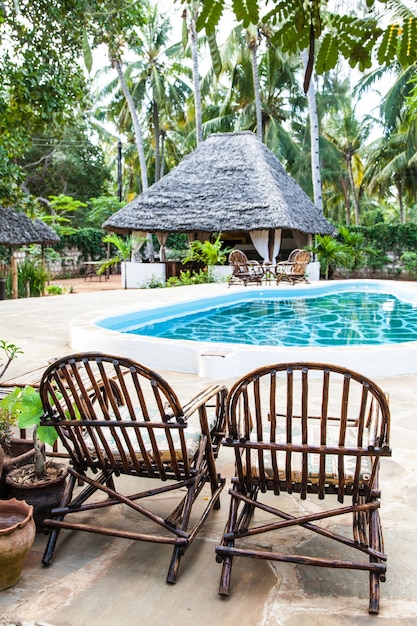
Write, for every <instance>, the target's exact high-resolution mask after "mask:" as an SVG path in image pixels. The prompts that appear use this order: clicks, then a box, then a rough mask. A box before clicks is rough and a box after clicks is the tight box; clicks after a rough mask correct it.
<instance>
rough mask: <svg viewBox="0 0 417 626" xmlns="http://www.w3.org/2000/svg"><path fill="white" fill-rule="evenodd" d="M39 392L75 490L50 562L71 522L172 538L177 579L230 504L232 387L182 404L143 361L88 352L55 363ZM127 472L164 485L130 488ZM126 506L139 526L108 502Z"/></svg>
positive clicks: (57, 519)
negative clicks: (225, 442)
mask: <svg viewBox="0 0 417 626" xmlns="http://www.w3.org/2000/svg"><path fill="white" fill-rule="evenodd" d="M86 378H87V379H88V380H87V382H86ZM39 392H40V396H41V399H42V402H43V406H44V410H45V415H44V417H43V420H42V424H43V425H47V426H51V425H52V426H54V427H55V428H56V430H57V432H58V436H59V440H60V444H61V445H62V446H63V447H64V449H65V450H66V452H67V454H68V455H69V458H70V467H69V474H70V475H69V479H68V484H67V488H66V491H65V494H64V496H63V499H62V501H61V504H60V506H59V507H58V508H56V509H53V510H52V514H51V517H50V518H49V519H47V520H46V521H45V524H44V525H45V527H46V528H48V529H52V532H51V533H50V535H49V539H48V543H47V546H46V549H45V553H44V556H43V561H42V562H43V563H44V565H49V564H50V563H51V560H52V557H53V553H54V549H55V546H56V542H57V539H58V533H59V531H60V529H61V528H69V529H73V530H84V531H87V532H93V533H100V534H104V535H112V536H116V537H126V538H128V539H136V540H139V541H149V542H155V543H162V544H167V545H172V546H173V547H174V550H173V554H172V559H171V563H170V567H169V570H168V575H167V579H166V580H167V582H170V583H174V582H175V581H176V577H177V572H178V567H179V563H180V559H181V557H182V556H183V554H184V553H185V551H186V550H187V548H188V547H189V546H190V545H191V543H192V542H193V540H194V539H195V537H196V535H197V532H198V531H199V530H200V528H201V527H202V525H203V523H204V521H205V520H206V518H207V516H208V514H209V513H210V511H211V510H212V509H213V508H215V509H218V508H219V507H220V499H219V496H220V493H221V491H222V489H223V486H224V479H222V478H221V477H220V476H219V474H218V473H217V471H216V465H215V459H216V457H217V454H218V451H219V447H220V443H221V440H222V437H223V434H224V433H223V428H224V401H225V397H226V389H225V387H222V386H219V385H213V386H211V387H208V388H207V389H205V390H204V391H202V392H200V393H199V394H198V395H197V396H196V397H195V398H193V399H192V400H191V401H190V402H188V403H187V404H185V405H182V404H181V403H180V401H179V399H178V397H177V395H176V394H175V392H174V391H173V389H172V388H171V387H170V385H169V384H168V383H167V382H166V381H165V380H164V379H163V378H162V377H161V376H159V375H158V374H157V373H155V372H153V371H151V370H150V369H148V368H146V367H144V366H143V365H140V364H139V363H136V362H134V361H131V360H130V359H127V358H123V357H115V356H110V355H104V354H98V353H85V354H77V355H72V356H68V357H64V358H62V359H59V360H58V361H56V362H54V363H53V364H51V365H50V366H49V367H48V368H47V369H46V371H45V373H44V375H43V377H42V380H41V383H40V388H39ZM120 475H124V476H132V477H136V480H137V479H154V481H153V482H155V481H156V483H157V484H155V485H152V486H151V485H150V483H149V480H147V481H146V480H145V481H143V480H142V481H141V483H140V484H141V485H142V487H141V489H142V491H140V490H139V489H138V485H136V484H135V483H134V482H133V490H134V491H133V494H130V495H129V493H126V490H127V489H129V490H130V489H131V488H132V481H126V479H124V480H123V479H122V478H118V477H119V476H120ZM77 484H83V485H84V488H83V490H82V491H81V492H80V493H75V492H74V488H75V486H76V485H77ZM127 484H128V485H129V486H127ZM138 484H139V483H138ZM206 484H208V487H207V490H208V493H207V495H206V496H205V499H206V500H207V502H206V503H205V506H204V509H203V510H201V511H200V508H199V509H198V516H197V517H196V515H195V514H194V509H193V505H194V503H195V502H196V500H197V498H199V499H200V502H201V499H202V495H200V494H201V492H202V490H203V489H204V488H205V485H206ZM97 494H101V496H105V498H104V499H103V497H101V499H100V498H99V499H97ZM175 494H177V495H178V496H179V497H178V498H174V497H173V496H174V495H175ZM164 495H165V496H166V499H164V498H162V499H161V496H162V497H163V496H164ZM170 501H172V502H173V503H174V509H173V510H172V512H169V513H168V514H167V515H165V514H163V513H162V512H161V511H162V510H164V508H166V506H167V504H169V503H170ZM162 503H163V506H162V507H161V504H162ZM120 504H123V505H125V506H126V507H127V508H128V509H129V510H130V511H131V513H132V512H133V513H134V514H136V515H137V518H138V519H137V521H136V523H135V524H134V528H133V530H126V528H125V526H124V525H123V523H122V524H120V525H119V524H117V523H115V522H114V520H115V519H117V518H116V516H110V519H109V517H108V516H106V515H105V513H106V511H107V510H108V507H112V506H113V505H120ZM192 513H193V518H192V519H193V523H192V525H191V524H190V517H191V514H192ZM67 516H68V517H67ZM74 518H75V519H74ZM77 518H79V519H77ZM100 518H101V519H100ZM110 520H111V521H110ZM141 522H145V524H144V525H142V526H144V527H142V528H141V527H140V523H141ZM150 522H151V523H152V528H150V525H149V523H150ZM109 524H113V525H112V526H109ZM189 526H190V528H189Z"/></svg>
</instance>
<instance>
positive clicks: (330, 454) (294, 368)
mask: <svg viewBox="0 0 417 626" xmlns="http://www.w3.org/2000/svg"><path fill="white" fill-rule="evenodd" d="M226 420H227V429H226V437H225V440H224V445H225V446H226V447H229V448H232V449H234V451H235V476H234V478H233V479H232V489H231V490H230V491H229V494H230V512H229V518H228V521H227V524H226V527H225V530H224V534H223V537H222V541H221V545H219V546H217V547H216V553H217V557H216V558H217V560H218V562H222V563H223V568H222V574H221V583H220V589H219V593H220V595H222V596H227V595H229V589H230V577H231V569H232V562H233V558H234V557H235V556H244V557H251V558H259V559H268V560H270V561H283V562H289V563H296V564H299V565H301V566H303V565H313V566H318V567H329V568H347V569H352V570H365V571H368V572H369V575H370V592H369V598H370V599H369V612H370V613H378V609H379V583H380V581H384V580H385V571H386V561H387V557H386V555H385V554H384V546H383V538H382V528H381V522H380V517H379V497H380V491H381V489H380V485H379V482H378V469H379V461H380V458H381V457H384V456H390V454H391V451H390V448H389V441H388V439H389V422H390V414H389V407H388V402H387V399H386V397H385V395H384V394H383V392H382V391H381V389H380V388H379V387H378V386H377V385H376V384H375V383H373V382H372V381H371V380H369V379H368V378H366V377H364V376H361V375H360V374H357V373H355V372H353V371H350V370H348V369H345V368H343V367H337V366H335V365H325V364H320V363H288V364H278V365H271V366H267V367H263V368H260V369H258V370H255V371H253V372H251V373H249V374H247V375H246V376H244V377H243V378H241V379H240V380H239V381H238V382H236V383H235V385H234V386H233V388H232V389H231V391H230V392H229V395H228V397H227V401H226ZM281 493H287V494H294V495H295V494H299V496H300V498H301V500H306V499H307V498H308V501H307V502H306V503H305V504H301V503H300V504H298V505H297V503H296V502H294V506H292V508H290V509H289V511H290V512H288V509H287V511H284V510H280V509H278V508H276V507H277V505H276V503H275V502H274V499H276V498H279V496H280V495H281ZM325 498H326V499H327V501H326V502H325V501H324V499H325ZM329 498H330V500H333V502H329ZM345 499H346V500H347V502H346V503H344V501H345ZM279 500H282V506H283V507H285V506H287V507H288V505H289V503H290V504H291V502H289V500H288V496H284V497H282V498H279ZM336 500H337V501H338V502H339V503H340V504H337V502H336ZM311 504H312V506H307V505H311ZM278 506H279V505H278ZM294 511H295V512H294ZM255 512H256V515H255ZM340 515H343V516H347V515H348V516H351V518H352V536H351V537H349V536H348V532H347V530H348V526H346V525H344V524H343V523H342V524H340V522H339V530H338V528H337V524H338V521H336V520H339V519H340V518H336V516H340ZM255 517H256V519H254V518H255ZM320 520H323V521H324V525H323V524H321V523H320ZM297 527H298V528H297ZM285 529H289V530H290V533H289V535H288V534H286V532H285ZM295 530H298V531H300V532H301V538H302V539H303V541H302V542H300V541H299V540H297V539H296V538H294V537H295V535H294V531H295ZM278 531H281V532H278ZM261 533H268V535H267V537H265V539H263V540H259V541H258V542H257V538H258V537H259V534H261ZM314 534H317V535H319V537H316V536H315V535H314ZM312 535H313V537H312ZM309 539H312V540H311V541H309ZM327 539H333V540H334V541H335V542H338V544H342V547H343V550H342V555H340V554H339V555H337V556H336V557H333V555H331V556H329V553H328V552H327V548H329V547H332V546H331V545H330V546H329V545H327V544H329V542H328V541H327ZM242 540H243V541H242ZM295 541H296V545H295V546H294V542H295ZM326 541H327V544H326ZM285 543H292V545H291V547H288V548H287V549H286V548H285V545H284V544H285ZM332 543H333V544H334V542H332ZM236 544H238V545H236ZM267 546H268V547H267ZM303 547H304V550H305V552H304V551H303ZM333 547H336V546H333ZM339 547H340V546H339ZM347 548H349V551H348V550H347ZM355 551H356V553H355ZM358 553H359V554H358ZM355 556H356V558H355ZM360 556H362V558H360ZM239 566H240V567H244V566H243V565H242V562H241V561H240V560H239ZM358 576H360V574H358V573H356V574H355V579H356V578H357V577H358Z"/></svg>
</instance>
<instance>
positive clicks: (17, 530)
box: [0, 498, 36, 590]
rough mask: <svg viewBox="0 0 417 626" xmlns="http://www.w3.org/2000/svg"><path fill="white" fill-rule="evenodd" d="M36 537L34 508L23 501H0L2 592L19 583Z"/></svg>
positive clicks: (0, 586)
mask: <svg viewBox="0 0 417 626" xmlns="http://www.w3.org/2000/svg"><path fill="white" fill-rule="evenodd" d="M35 535H36V528H35V522H34V521H33V506H30V505H28V504H27V503H26V502H22V501H21V500H16V499H15V498H13V499H12V500H0V590H3V589H8V587H13V585H15V584H16V583H18V582H19V580H20V576H21V574H22V567H23V564H24V562H25V559H26V556H27V553H28V552H29V550H30V548H31V546H32V544H33V541H34V539H35Z"/></svg>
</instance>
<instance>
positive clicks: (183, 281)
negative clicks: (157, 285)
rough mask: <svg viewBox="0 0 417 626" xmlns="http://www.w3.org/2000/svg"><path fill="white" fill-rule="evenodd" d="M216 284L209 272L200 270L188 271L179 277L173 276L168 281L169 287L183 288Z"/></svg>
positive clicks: (181, 273)
mask: <svg viewBox="0 0 417 626" xmlns="http://www.w3.org/2000/svg"><path fill="white" fill-rule="evenodd" d="M212 282H214V280H213V278H211V276H210V274H209V272H207V270H199V271H198V272H195V271H193V270H186V271H185V272H180V275H179V276H171V278H168V280H167V287H181V286H183V285H201V284H204V283H212Z"/></svg>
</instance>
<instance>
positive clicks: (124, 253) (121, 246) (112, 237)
mask: <svg viewBox="0 0 417 626" xmlns="http://www.w3.org/2000/svg"><path fill="white" fill-rule="evenodd" d="M102 241H103V243H111V244H113V246H115V248H116V250H117V252H116V255H115V256H114V257H112V258H111V259H108V260H107V261H104V262H103V263H102V264H101V265H100V268H99V270H98V273H99V274H102V273H103V272H105V271H106V269H107V268H109V267H111V266H112V265H115V264H117V263H122V264H123V266H122V269H123V271H122V274H123V275H124V276H123V278H124V288H125V289H127V287H128V276H127V274H128V272H127V268H128V261H129V259H130V258H131V257H132V255H133V254H135V253H136V252H138V251H139V250H140V248H141V247H142V245H143V244H144V242H145V241H146V237H138V236H136V235H131V236H130V237H128V238H127V239H123V238H122V237H119V235H116V234H115V233H110V234H109V235H106V236H105V237H103V239H102Z"/></svg>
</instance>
